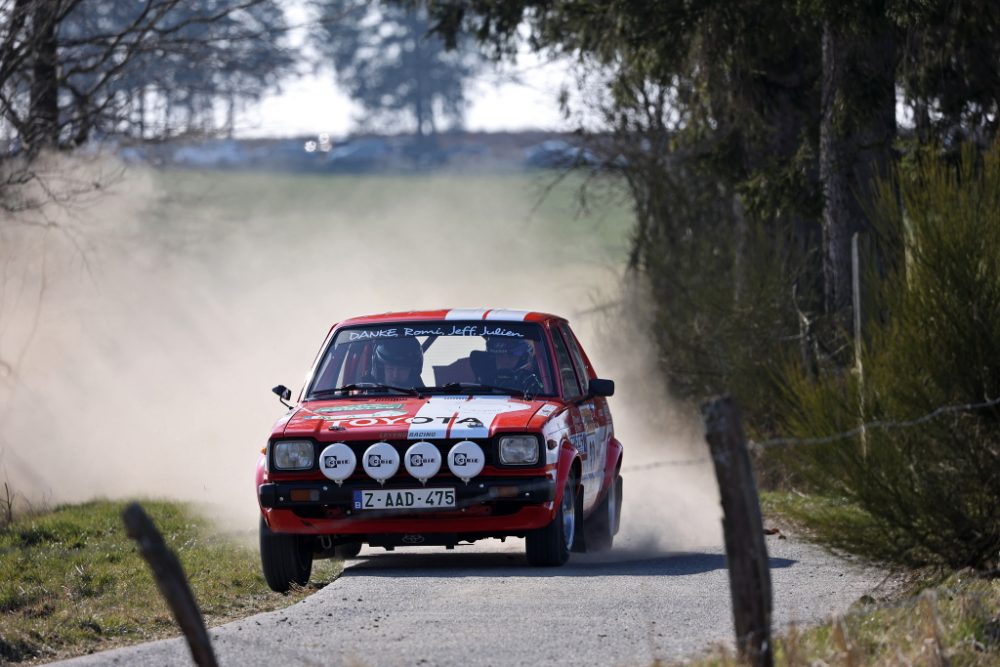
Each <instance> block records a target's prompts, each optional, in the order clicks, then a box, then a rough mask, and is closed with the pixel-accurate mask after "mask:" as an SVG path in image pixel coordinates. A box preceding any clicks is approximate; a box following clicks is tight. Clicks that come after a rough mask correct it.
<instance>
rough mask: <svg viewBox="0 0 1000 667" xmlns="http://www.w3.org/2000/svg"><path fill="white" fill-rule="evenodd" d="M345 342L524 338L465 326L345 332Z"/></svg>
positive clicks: (499, 329) (515, 333)
mask: <svg viewBox="0 0 1000 667" xmlns="http://www.w3.org/2000/svg"><path fill="white" fill-rule="evenodd" d="M346 333H347V340H348V341H355V340H370V339H373V338H399V337H400V336H503V337H509V338H524V334H523V333H521V332H519V331H513V330H511V329H504V328H502V327H494V328H492V329H491V328H490V327H488V326H486V325H485V324H467V325H466V326H464V327H457V326H454V325H452V327H451V330H450V331H448V330H447V329H445V327H426V328H416V327H402V328H401V329H400V328H397V327H393V328H391V329H361V330H360V331H347V332H346Z"/></svg>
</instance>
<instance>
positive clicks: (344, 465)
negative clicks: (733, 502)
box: [319, 442, 358, 486]
mask: <svg viewBox="0 0 1000 667" xmlns="http://www.w3.org/2000/svg"><path fill="white" fill-rule="evenodd" d="M357 466H358V460H357V457H355V456H354V451H353V450H351V448H350V447H348V446H347V445H345V444H344V443H342V442H335V443H333V444H332V445H329V446H328V447H327V448H326V449H324V450H323V451H322V452H321V453H320V455H319V470H320V472H322V473H323V476H324V477H326V478H327V479H329V480H333V481H334V482H336V483H337V486H340V485H341V484H343V483H344V480H345V479H347V478H348V477H350V476H351V475H352V474H354V469H355V468H356V467H357Z"/></svg>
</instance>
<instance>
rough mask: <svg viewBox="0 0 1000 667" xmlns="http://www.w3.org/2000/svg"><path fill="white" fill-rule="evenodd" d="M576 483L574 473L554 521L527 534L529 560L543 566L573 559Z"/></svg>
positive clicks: (559, 563)
mask: <svg viewBox="0 0 1000 667" xmlns="http://www.w3.org/2000/svg"><path fill="white" fill-rule="evenodd" d="M578 506H579V503H577V498H576V484H575V483H574V480H573V478H572V477H568V478H567V479H566V486H565V487H564V488H563V494H562V501H561V502H560V503H559V509H558V510H557V511H556V515H555V517H554V518H553V519H552V522H551V523H549V525H547V526H545V527H544V528H539V529H537V530H533V531H531V532H530V533H528V534H527V536H526V537H525V551H526V552H527V554H528V563H529V564H531V565H536V566H541V567H554V566H558V565H562V564H563V563H565V562H566V561H567V560H569V551H570V548H571V547H572V546H573V541H574V538H575V537H576V530H577V527H578V526H577V508H578Z"/></svg>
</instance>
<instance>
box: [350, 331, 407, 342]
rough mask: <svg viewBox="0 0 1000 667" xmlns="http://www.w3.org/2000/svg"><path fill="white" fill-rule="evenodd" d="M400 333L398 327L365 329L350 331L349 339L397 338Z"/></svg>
mask: <svg viewBox="0 0 1000 667" xmlns="http://www.w3.org/2000/svg"><path fill="white" fill-rule="evenodd" d="M398 336H399V334H398V333H397V332H396V329H363V330H361V331H348V332H347V339H348V340H367V339H369V338H397V337H398Z"/></svg>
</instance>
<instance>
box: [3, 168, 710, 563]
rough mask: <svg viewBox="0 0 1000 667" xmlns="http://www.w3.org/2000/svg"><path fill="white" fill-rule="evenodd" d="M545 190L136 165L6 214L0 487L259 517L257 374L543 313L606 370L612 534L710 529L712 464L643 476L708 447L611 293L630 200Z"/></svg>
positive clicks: (460, 179) (628, 543) (706, 535)
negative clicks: (388, 314)
mask: <svg viewBox="0 0 1000 667" xmlns="http://www.w3.org/2000/svg"><path fill="white" fill-rule="evenodd" d="M544 178H547V177H544ZM539 180H543V179H541V178H540V179H539ZM544 185H545V183H544V182H542V183H535V182H533V181H532V179H531V177H528V176H524V175H493V176H482V175H475V174H466V175H450V176H430V177H427V176H421V177H388V176H379V177H367V178H361V177H358V178H354V177H338V178H326V177H313V176H291V175H277V174H275V175H269V174H259V173H255V174H235V173H218V172H217V173H193V172H171V171H163V172H154V171H149V170H145V169H139V168H133V169H130V170H129V171H128V172H127V173H126V175H125V176H124V177H123V178H122V179H121V180H119V181H117V182H115V183H112V184H110V185H109V186H108V187H106V188H104V189H103V191H102V196H101V197H100V198H96V199H93V200H90V201H78V202H75V203H73V204H72V205H68V206H62V207H53V208H50V209H47V210H46V211H44V215H42V216H39V215H36V216H34V217H32V218H31V221H32V222H33V223H34V224H30V225H29V224H23V223H19V224H14V223H13V221H11V220H8V221H5V222H4V224H3V225H0V272H2V276H3V278H2V283H0V479H3V480H6V481H8V482H9V483H10V485H11V487H12V488H13V489H15V490H16V491H17V492H18V493H20V494H22V495H24V496H25V497H27V498H30V499H31V500H32V501H34V502H39V501H41V502H47V503H50V504H54V503H59V502H75V501H82V500H87V499H90V498H94V497H110V498H125V497H170V498H178V499H183V500H188V501H192V502H195V503H198V504H200V505H202V506H205V507H207V508H209V510H210V512H211V513H212V514H213V515H214V516H216V517H218V518H219V519H220V520H222V521H223V522H224V524H225V525H226V526H228V527H231V528H236V529H239V530H250V529H251V528H252V527H253V526H254V525H255V523H254V522H255V519H256V512H257V508H256V501H255V498H254V490H253V483H252V480H253V469H254V465H255V462H256V459H257V456H258V452H259V450H260V448H261V447H262V446H263V445H264V444H265V440H266V437H267V435H268V433H269V430H270V426H271V424H272V422H273V421H274V419H276V418H278V417H279V416H281V414H283V409H282V408H281V406H280V405H279V403H278V401H277V400H276V398H275V397H274V395H273V394H271V393H270V391H269V389H270V387H272V386H273V385H275V384H279V383H283V384H286V385H288V386H290V387H292V388H293V391H296V390H297V389H298V387H299V386H300V384H301V377H302V376H301V375H300V374H301V373H304V372H305V371H306V369H307V368H308V366H309V365H310V363H311V362H312V360H313V357H314V355H315V353H316V351H317V349H318V347H319V345H320V343H321V342H322V339H323V337H324V335H325V334H326V332H327V330H328V328H329V327H330V325H331V324H332V323H334V322H336V321H338V320H340V319H343V318H346V317H349V316H353V315H358V314H365V313H372V312H382V311H387V310H408V309H421V308H440V307H480V306H490V307H505V308H523V309H535V310H544V311H551V312H556V313H560V314H564V315H566V316H567V317H569V319H570V320H571V322H572V324H573V325H574V328H575V329H576V331H577V335H578V336H579V337H580V338H581V340H582V341H583V343H584V346H585V347H586V348H587V349H588V351H589V352H590V354H591V357H592V361H593V362H594V364H595V366H596V368H597V370H598V373H599V374H600V375H601V376H602V377H610V378H612V379H614V380H616V382H617V389H618V392H617V394H616V395H615V397H614V398H612V399H611V401H612V403H611V405H612V411H613V413H614V416H615V426H616V431H617V433H618V437H619V439H620V440H622V442H623V443H625V446H626V459H625V466H626V473H625V482H626V487H625V492H626V501H625V508H624V517H625V519H624V521H623V528H622V530H623V533H622V535H621V536H620V538H619V539H620V542H619V543H620V544H621V545H622V547H623V549H625V550H626V552H628V551H635V552H649V551H657V550H677V549H683V548H687V547H696V546H704V545H708V544H717V543H718V542H719V539H720V536H719V522H718V516H719V511H718V501H717V492H716V488H715V481H714V478H713V477H712V474H711V468H710V466H707V465H704V464H701V465H686V466H664V467H658V468H644V469H633V468H635V467H636V466H641V465H643V464H646V463H656V462H660V461H667V460H685V459H691V458H698V457H701V456H704V454H705V448H704V445H703V444H702V443H703V440H702V439H701V431H700V426H698V423H697V419H696V417H695V416H694V415H693V414H692V413H691V412H690V411H689V410H687V411H686V410H684V409H681V408H679V407H677V406H676V405H675V404H673V403H671V402H669V401H668V400H667V397H666V396H665V395H664V394H663V391H662V388H660V386H659V384H658V381H657V380H656V378H655V377H654V375H653V374H652V369H653V363H654V358H653V357H652V354H653V353H652V351H651V350H649V347H648V344H646V343H645V342H644V341H643V339H642V337H641V335H640V333H639V327H637V326H636V325H635V322H634V321H633V320H634V318H635V317H636V316H637V313H638V312H641V311H642V309H641V307H639V306H637V305H635V304H636V303H639V302H637V301H635V300H634V299H630V300H629V301H628V303H629V304H632V305H628V306H625V305H622V304H623V303H624V302H623V301H622V300H621V294H620V291H619V288H618V287H617V286H618V283H619V280H620V273H621V264H622V259H623V256H624V254H623V247H624V244H625V243H626V238H627V232H628V228H627V223H626V222H623V221H625V220H626V216H627V213H626V212H625V211H624V210H622V209H620V208H619V209H618V210H612V211H610V212H605V213H602V214H600V215H598V214H594V215H590V216H584V217H575V216H574V211H573V208H574V206H573V205H572V204H571V202H570V196H569V195H568V194H567V193H566V192H563V193H553V194H551V195H550V196H549V197H548V198H547V199H546V200H544V201H543V202H542V204H540V205H539V203H538V202H539V197H540V196H541V187H542V186H544ZM565 188H566V189H567V190H568V189H569V188H571V186H570V185H567V186H565ZM609 208H611V209H613V208H614V207H613V206H612V207H609ZM608 300H612V301H615V302H617V303H618V305H617V306H615V307H613V308H611V309H604V310H602V309H598V308H594V306H595V305H596V304H599V303H603V302H606V301H608Z"/></svg>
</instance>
